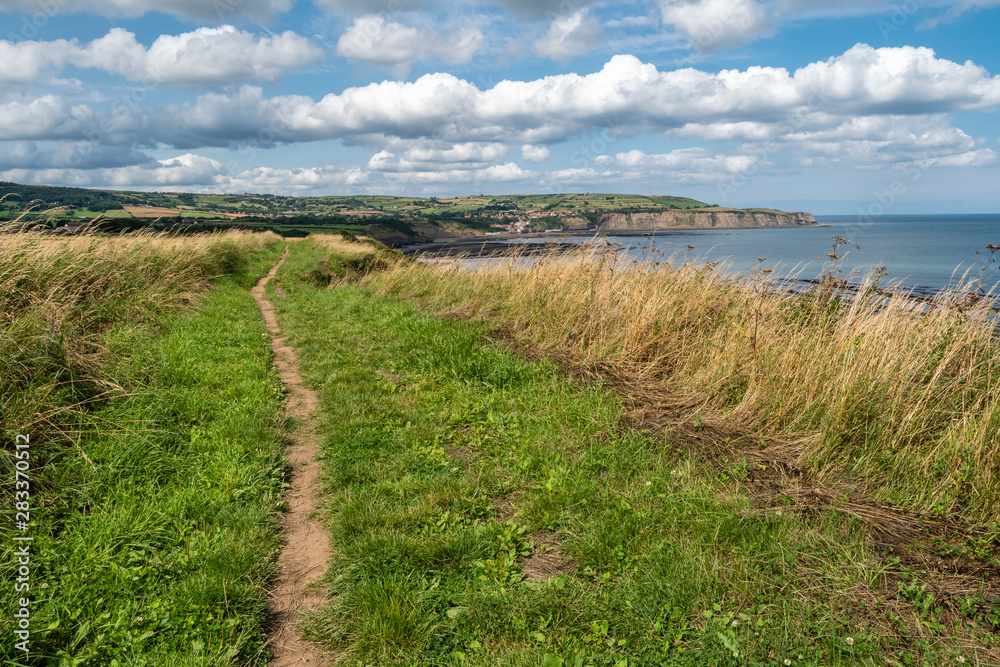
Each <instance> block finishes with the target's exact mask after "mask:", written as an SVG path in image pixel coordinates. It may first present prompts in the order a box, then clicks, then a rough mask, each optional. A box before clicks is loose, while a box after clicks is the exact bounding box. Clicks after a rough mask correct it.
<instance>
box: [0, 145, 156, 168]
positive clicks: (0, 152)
mask: <svg viewBox="0 0 1000 667" xmlns="http://www.w3.org/2000/svg"><path fill="white" fill-rule="evenodd" d="M151 162H153V159H152V158H151V157H149V156H148V155H145V154H143V153H141V152H139V151H136V150H131V149H124V150H123V149H122V148H121V147H120V146H102V145H100V144H93V143H90V142H87V141H73V142H46V143H45V144H43V145H39V144H37V143H35V142H34V141H18V142H15V143H14V144H13V145H11V146H10V148H9V150H7V149H0V170H3V169H15V168H20V169H101V168H107V167H124V166H132V165H138V164H149V163H151Z"/></svg>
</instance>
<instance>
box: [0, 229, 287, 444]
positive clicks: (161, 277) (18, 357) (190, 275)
mask: <svg viewBox="0 0 1000 667" xmlns="http://www.w3.org/2000/svg"><path fill="white" fill-rule="evenodd" d="M277 240H278V237H277V236H276V235H274V234H248V233H243V232H227V233H225V234H211V235H199V236H172V235H167V234H154V233H146V234H139V233H136V234H130V235H127V236H118V237H98V236H58V235H51V234H35V233H20V234H0V387H2V389H3V392H2V393H3V394H4V395H3V398H2V400H0V428H3V429H12V430H16V429H32V428H35V429H37V427H38V424H48V425H49V427H51V428H55V429H58V427H59V426H58V424H59V422H58V420H56V421H52V420H51V417H52V415H53V414H57V413H58V414H63V413H64V412H65V411H66V410H67V406H72V405H77V404H81V403H86V402H88V401H92V400H97V399H98V398H100V397H102V396H104V395H106V394H107V393H108V392H112V393H114V392H117V391H120V388H119V387H117V385H115V384H114V383H113V382H111V381H110V380H108V379H107V378H106V375H107V374H106V373H105V372H104V367H105V365H106V364H107V363H108V361H109V358H108V357H109V355H108V350H107V347H106V345H105V339H104V337H105V336H106V335H107V334H108V333H109V332H111V331H113V330H116V329H117V330H118V331H119V335H127V332H128V331H129V330H131V329H132V328H134V327H135V326H136V325H137V324H138V323H140V322H143V321H147V320H149V319H150V318H153V317H156V316H160V315H163V314H165V313H169V312H171V311H173V310H176V309H178V308H184V307H187V306H190V305H191V304H193V303H194V300H195V298H196V295H197V294H198V293H199V292H202V291H204V290H205V289H207V288H208V286H209V283H210V280H211V279H212V278H213V277H215V276H217V275H222V274H225V273H230V272H233V271H234V270H238V269H239V268H240V266H242V265H244V264H245V263H246V262H247V261H248V257H249V254H250V253H251V252H253V251H255V250H259V249H263V248H264V247H267V246H269V245H272V244H273V243H275V242H276V241H277Z"/></svg>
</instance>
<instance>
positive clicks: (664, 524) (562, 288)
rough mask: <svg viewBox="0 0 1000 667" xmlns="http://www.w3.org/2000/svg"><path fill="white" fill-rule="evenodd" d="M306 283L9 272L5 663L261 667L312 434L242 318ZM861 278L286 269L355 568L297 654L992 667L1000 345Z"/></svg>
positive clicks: (273, 249)
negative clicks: (301, 427)
mask: <svg viewBox="0 0 1000 667" xmlns="http://www.w3.org/2000/svg"><path fill="white" fill-rule="evenodd" d="M598 196H600V195H598ZM282 249H283V245H282V244H280V243H279V242H278V239H277V238H276V237H275V236H274V235H267V234H237V233H230V234H221V235H200V236H196V237H184V238H179V237H178V238H173V237H167V236H144V235H141V234H139V235H132V236H131V237H118V238H110V237H108V238H102V237H89V238H54V237H38V236H32V235H28V234H21V235H5V236H0V305H2V308H0V401H2V402H0V419H2V420H3V421H2V423H0V429H2V431H3V441H4V448H3V461H4V472H3V474H4V475H5V476H6V477H7V478H8V479H9V480H11V482H10V483H5V484H3V485H2V487H0V488H2V489H3V493H4V495H5V499H7V500H8V502H6V503H4V508H5V509H4V510H3V511H4V516H5V520H6V521H7V522H8V525H16V524H15V523H14V521H15V520H16V512H17V511H20V509H19V508H18V507H17V506H16V505H15V504H14V503H15V502H29V503H30V513H31V517H30V521H28V523H29V525H28V526H27V528H26V529H25V530H24V531H23V532H22V533H20V534H26V533H30V535H31V536H32V538H33V540H34V541H33V542H32V543H31V546H30V549H31V563H30V567H29V572H28V574H27V575H25V574H24V573H23V571H22V572H20V573H19V572H18V570H17V569H16V568H17V566H16V565H15V563H16V559H15V554H14V549H15V548H16V544H17V543H15V542H13V541H12V540H9V539H6V540H5V541H4V544H3V545H2V547H0V559H2V562H0V571H2V572H3V576H4V579H5V581H13V580H14V579H15V576H18V575H19V576H27V577H28V578H29V580H30V581H29V583H30V586H31V589H30V591H29V592H30V594H31V596H32V600H33V602H32V603H31V604H30V605H29V608H30V611H31V619H30V620H31V631H32V634H31V653H30V654H28V655H27V656H26V655H25V654H23V653H21V652H19V649H17V648H16V640H17V637H16V635H15V634H14V630H15V626H14V625H13V623H12V622H11V621H10V620H7V621H0V631H2V637H0V642H2V644H0V656H2V657H3V658H4V661H5V664H14V665H22V664H23V665H32V666H33V667H34V666H35V665H48V664H58V665H63V664H65V665H74V664H77V665H91V664H93V665H163V664H178V665H263V664H266V662H267V659H268V651H267V648H266V640H267V635H266V631H267V629H268V617H267V614H266V608H267V594H268V587H269V585H270V584H271V582H272V581H273V579H274V576H275V572H274V558H275V555H276V550H277V548H278V545H279V544H280V535H279V534H278V522H277V520H278V518H279V515H280V512H281V510H282V509H283V501H282V493H283V492H284V486H285V480H286V470H285V464H284V458H283V455H282V445H283V439H284V437H285V435H284V433H285V426H286V425H285V423H284V420H283V418H282V410H281V407H282V391H281V384H280V382H279V381H278V377H277V376H276V374H275V371H274V369H273V368H272V356H271V351H270V347H269V342H268V338H267V334H266V330H265V328H264V326H263V324H262V322H261V320H260V315H259V312H258V311H257V310H256V307H255V305H254V303H253V300H252V299H251V297H250V296H249V294H248V293H247V289H248V287H249V286H250V285H252V284H253V283H254V282H255V281H256V279H257V278H258V277H259V276H261V275H263V273H264V272H265V271H266V269H267V267H268V266H270V265H271V264H272V263H273V262H274V261H275V260H276V259H277V257H278V255H279V253H280V252H281V250H282ZM834 254H836V253H834ZM838 268H839V267H838V265H837V260H836V259H835V258H834V259H831V262H830V264H829V265H828V266H827V267H826V269H825V272H826V274H825V275H826V279H825V280H823V281H822V282H820V284H819V285H817V286H816V288H815V289H814V291H813V292H812V293H810V294H809V295H805V296H801V295H800V296H791V295H787V294H781V293H779V289H778V284H777V279H776V278H775V277H773V276H772V275H771V274H770V273H768V272H767V271H766V270H764V269H762V268H760V267H756V268H755V269H754V270H752V271H751V272H749V274H748V275H747V276H746V277H745V278H744V279H743V280H742V282H739V283H737V282H733V281H732V280H731V279H729V278H727V277H725V276H723V275H720V274H719V273H718V271H717V270H716V269H715V268H714V267H712V266H706V265H695V264H693V263H690V262H685V261H683V260H680V261H673V262H669V261H667V260H666V258H661V257H656V258H654V261H653V262H652V263H650V264H648V265H645V266H643V265H632V264H630V263H629V264H624V263H622V262H621V261H619V260H618V259H616V257H615V255H614V252H613V250H612V249H609V248H603V247H596V246H591V247H589V248H585V249H584V250H583V251H582V252H581V253H579V254H575V255H565V254H563V255H553V256H551V257H546V258H542V259H541V261H538V262H535V263H533V264H532V263H528V262H516V261H514V262H509V263H506V264H503V263H496V264H493V265H492V266H490V267H487V268H484V269H481V270H478V271H476V272H470V271H468V270H467V269H466V268H465V267H462V266H456V267H454V268H448V265H447V264H441V263H438V264H436V265H434V266H430V265H425V264H421V263H419V262H415V261H412V260H409V259H406V258H404V257H403V256H402V255H400V254H399V253H394V252H391V251H389V250H387V249H385V248H384V247H383V246H380V244H378V243H374V242H368V241H364V240H358V239H356V238H354V237H351V235H350V234H344V235H342V236H338V237H333V236H321V235H317V236H313V237H311V238H310V239H307V240H305V241H302V242H299V243H295V244H291V246H290V254H289V257H288V259H287V260H286V262H285V264H284V265H283V267H282V269H281V271H280V272H279V273H278V275H277V280H276V281H274V282H272V283H271V284H270V285H269V287H268V294H269V298H270V300H271V301H272V302H273V304H274V306H275V308H276V310H277V312H278V315H279V318H280V320H281V327H282V329H283V332H284V335H285V336H287V341H288V343H289V344H291V345H292V346H293V347H294V348H295V349H296V352H297V354H298V358H299V363H300V366H301V371H302V375H303V377H304V379H305V381H306V383H307V384H308V385H310V386H311V387H313V388H314V389H316V390H317V392H318V394H319V398H320V402H321V411H322V412H321V414H322V416H321V419H320V422H321V425H320V427H319V433H318V435H319V437H320V439H321V446H322V465H323V475H324V478H323V479H324V482H323V489H322V491H323V493H324V502H323V504H322V508H321V512H320V513H321V518H322V520H323V523H324V525H325V526H326V527H327V528H328V529H329V531H330V536H331V546H332V550H333V552H334V554H335V556H334V559H333V562H332V563H331V565H330V568H329V570H328V572H327V574H326V576H325V578H324V581H323V586H324V591H325V593H326V595H327V597H328V598H329V604H328V605H327V606H325V607H324V608H323V609H321V610H320V611H319V612H317V613H315V614H313V615H311V616H310V617H309V618H307V619H306V620H305V622H304V624H303V625H302V629H303V631H304V632H305V633H306V635H307V636H308V637H309V638H311V639H313V640H314V641H316V642H319V643H320V644H321V645H322V646H323V647H324V648H325V649H327V650H328V651H330V652H331V654H332V655H334V656H335V657H336V660H337V663H336V664H340V665H349V666H357V667H361V666H367V665H380V666H383V665H384V666H400V667H402V666H404V665H405V666H407V667H409V666H412V665H427V666H432V665H433V666H445V665H448V666H455V667H460V666H465V665H469V666H474V665H475V666H483V667H486V666H491V667H492V666H494V665H499V666H508V667H529V666H531V667H534V666H540V667H605V666H606V667H629V666H630V665H631V666H638V665H652V666H668V667H703V666H707V665H714V666H715V667H722V666H730V665H731V666H733V667H738V666H739V667H741V666H754V667H757V666H778V665H824V666H843V665H864V666H870V667H875V666H876V665H878V666H883V665H908V666H926V667H937V666H940V665H952V664H972V665H998V664H1000V647H998V646H997V642H998V641H1000V557H998V555H1000V554H998V549H997V545H998V535H1000V525H998V523H997V520H996V511H997V498H998V495H997V494H998V488H997V484H998V472H997V471H998V470H1000V465H998V459H997V444H998V443H997V437H998V436H997V429H996V428H995V425H996V415H998V414H1000V387H998V385H997V382H998V381H997V379H996V378H997V377H998V375H997V373H996V370H997V369H998V368H1000V348H998V347H997V343H996V341H995V339H994V331H993V327H992V324H991V323H990V322H991V321H990V320H989V317H990V316H991V312H990V311H989V310H988V307H987V305H986V302H985V300H983V299H978V298H974V297H971V296H970V294H972V293H974V291H975V289H976V288H977V287H978V285H976V284H971V285H968V286H967V287H966V289H965V290H964V291H963V292H962V293H960V294H956V293H953V294H950V295H942V296H940V297H939V298H938V299H937V300H936V301H934V302H933V303H929V304H927V303H924V304H921V303H918V302H915V301H913V300H910V299H906V298H902V297H889V296H886V295H883V294H880V293H879V292H877V291H875V290H874V289H867V290H865V289H863V290H862V292H861V294H860V295H859V296H858V297H857V298H847V295H846V293H845V292H844V291H843V286H842V285H841V284H840V282H839V281H838V279H837V275H838V273H837V271H838ZM875 279H876V280H877V277H876V278H875ZM874 286H875V285H874V284H872V285H870V287H872V288H874ZM18 435H30V447H24V448H21V449H18V448H17V443H18V442H19V440H18V438H17V436H18ZM21 451H28V452H29V454H30V457H28V458H24V459H22V458H17V457H19V456H20V454H19V452H21ZM22 460H23V461H27V462H28V463H27V465H28V470H29V471H30V477H31V482H30V485H29V488H28V489H27V491H28V497H29V499H28V500H25V499H24V498H23V497H22V496H18V495H17V492H18V490H20V489H18V487H17V486H16V484H15V483H14V480H15V479H16V472H15V471H16V469H17V468H18V466H19V465H20V464H21V461H22ZM21 467H22V468H23V467H24V466H21ZM13 534H16V533H14V532H12V533H11V535H13ZM8 618H12V616H8Z"/></svg>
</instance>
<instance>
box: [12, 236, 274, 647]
mask: <svg viewBox="0 0 1000 667" xmlns="http://www.w3.org/2000/svg"><path fill="white" fill-rule="evenodd" d="M277 250H278V248H277V238H276V237H274V236H269V235H256V236H250V235H246V234H226V235H214V236H203V237H201V238H198V239H191V238H187V239H174V238H170V237H161V236H145V237H143V236H134V237H132V238H117V239H116V238H96V237H92V238H72V239H61V240H55V239H52V238H39V237H33V236H31V235H7V236H0V286H2V290H0V294H2V296H0V299H2V304H3V307H2V308H0V313H2V314H0V347H2V350H0V351H2V355H0V358H2V361H0V396H2V405H0V419H2V423H0V430H2V440H3V456H2V460H3V473H2V474H3V475H4V477H5V481H4V483H3V485H2V487H0V488H2V489H3V495H4V499H5V502H4V504H3V515H4V516H3V518H4V523H5V525H7V526H14V520H15V509H19V508H17V507H15V505H14V503H13V500H14V497H15V489H17V491H18V492H22V489H23V493H25V494H26V495H19V496H18V497H17V500H18V502H25V503H29V505H30V511H29V513H30V519H28V521H27V524H28V525H27V527H26V528H25V529H24V530H19V531H17V532H16V533H14V532H13V531H9V529H8V531H5V539H4V541H3V544H2V546H0V571H2V572H3V580H4V581H7V582H12V581H14V578H15V574H16V572H17V568H18V567H19V566H18V565H17V563H19V562H20V563H23V562H24V561H23V560H20V559H22V558H24V556H18V557H17V558H15V556H14V553H13V550H14V549H15V547H16V548H20V547H21V546H22V545H23V543H16V542H14V541H12V540H11V539H10V538H11V536H12V535H15V534H16V535H21V536H30V537H31V538H32V540H33V541H32V542H31V543H30V566H28V570H29V573H28V574H27V575H25V574H24V571H23V570H22V571H21V572H20V574H19V575H18V576H20V577H21V578H22V579H23V581H22V583H24V584H26V585H27V586H28V588H26V589H24V590H22V591H21V593H20V594H21V595H23V596H28V597H30V599H31V600H32V602H31V604H30V605H29V607H28V608H29V610H30V632H31V635H30V644H29V645H27V646H25V648H28V649H29V651H27V652H25V651H22V650H20V649H19V648H17V642H19V641H21V640H23V639H24V638H23V637H21V638H16V637H15V634H14V629H15V628H14V624H13V623H12V619H13V612H12V613H11V614H7V615H6V620H4V621H0V656H2V658H3V660H2V661H3V664H5V665H33V666H34V665H164V664H176V665H209V664H211V665H219V664H240V665H251V664H265V663H266V658H267V651H266V649H265V639H266V637H265V634H264V629H263V625H264V622H265V618H266V614H265V612H266V608H267V586H268V583H269V581H270V580H271V578H272V576H273V567H274V565H273V563H274V556H275V553H276V550H277V548H278V545H279V543H280V536H279V535H278V523H277V517H278V514H279V513H280V510H281V503H282V492H283V483H284V477H285V471H284V459H283V456H282V444H283V422H282V411H281V408H282V395H281V384H280V382H279V381H278V378H277V375H276V373H275V371H274V370H273V368H272V366H271V352H270V346H269V343H268V339H267V335H266V330H265V328H264V326H263V323H262V322H261V320H260V315H259V312H258V311H257V308H256V304H255V303H254V301H253V299H252V298H251V297H250V296H249V294H248V293H247V288H248V287H249V286H250V285H251V284H253V282H254V281H255V280H256V278H257V277H258V276H259V275H262V273H263V272H264V271H266V270H267V268H268V267H269V266H270V264H272V263H273V261H274V259H275V258H276V256H277V252H276V251H277ZM216 278H217V279H216ZM213 281H214V287H213ZM18 435H23V436H26V437H28V438H30V447H28V448H27V449H26V450H16V451H17V454H15V443H16V442H19V441H20V440H19V439H18V438H17V437H16V436H18ZM22 451H25V452H27V458H24V457H22V455H21V452H22ZM15 456H17V457H18V458H17V459H15ZM15 461H16V463H17V469H18V470H22V469H26V470H27V472H26V473H22V475H24V476H26V477H27V479H26V480H24V478H23V477H22V478H19V479H18V481H27V482H28V484H27V488H23V487H21V486H20V485H15ZM22 464H24V465H26V466H27V468H24V465H22ZM23 509H26V510H27V509H28V508H27V507H25V508H23ZM19 519H23V517H19ZM25 577H26V579H25Z"/></svg>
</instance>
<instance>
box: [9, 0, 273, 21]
mask: <svg viewBox="0 0 1000 667" xmlns="http://www.w3.org/2000/svg"><path fill="white" fill-rule="evenodd" d="M291 8H292V1H291V0H213V1H212V2H208V1H206V0H72V2H71V1H70V0H47V1H42V2H40V1H39V0H0V10H4V9H7V10H12V9H13V10H24V11H26V12H31V13H32V14H37V13H40V12H44V13H45V14H47V15H48V16H50V17H51V16H56V15H58V14H63V13H69V12H89V11H92V12H97V13H99V14H104V15H105V16H141V15H143V14H146V13H148V12H163V13H165V14H173V15H174V16H180V17H183V18H190V19H199V20H216V21H219V22H225V21H227V20H231V18H232V17H235V16H245V17H249V18H252V19H255V20H260V21H263V20H268V19H270V18H272V17H273V16H274V15H275V14H279V13H283V12H287V11H288V10H290V9H291Z"/></svg>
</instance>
